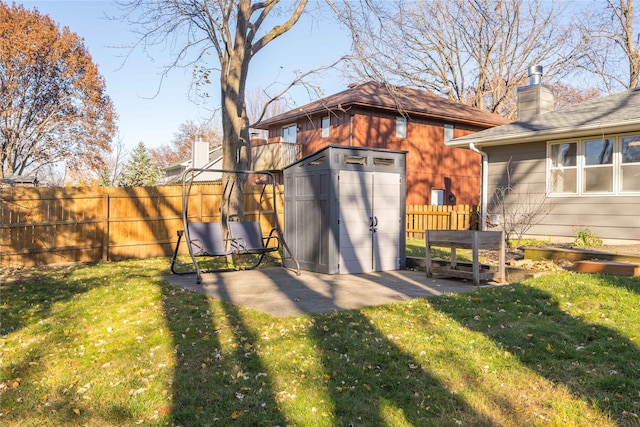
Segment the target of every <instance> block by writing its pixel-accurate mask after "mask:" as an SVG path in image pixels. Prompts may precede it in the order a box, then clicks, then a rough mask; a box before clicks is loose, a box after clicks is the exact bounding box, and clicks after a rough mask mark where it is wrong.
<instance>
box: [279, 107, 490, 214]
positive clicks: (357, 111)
mask: <svg viewBox="0 0 640 427" xmlns="http://www.w3.org/2000/svg"><path fill="white" fill-rule="evenodd" d="M328 114H329V115H330V117H331V130H330V134H329V137H328V138H322V117H323V116H324V117H326V115H327V114H316V115H313V116H310V117H307V118H305V119H301V120H298V121H297V122H296V124H297V125H298V131H297V134H296V142H297V143H299V144H302V156H306V155H309V154H312V153H315V152H316V151H319V150H321V149H322V148H324V147H326V146H328V145H331V144H336V145H353V146H361V147H371V148H384V149H391V150H407V151H408V153H407V178H406V179H407V187H406V188H407V199H406V202H407V203H408V204H416V205H421V204H430V203H431V200H430V198H431V190H432V189H443V190H445V204H448V205H456V204H468V205H477V204H478V203H479V194H480V167H481V157H480V156H479V155H478V154H477V153H474V152H471V151H469V150H464V149H461V148H452V147H447V146H446V145H445V144H444V128H443V126H444V124H445V123H450V124H454V126H455V128H454V137H461V136H464V135H467V134H470V133H473V132H477V131H479V130H482V129H481V128H478V127H473V126H461V125H458V124H456V123H453V122H447V121H438V120H425V119H421V118H414V117H411V116H409V117H408V120H407V137H406V138H398V137H396V117H397V115H398V114H396V113H385V112H384V111H379V110H375V109H367V108H351V109H349V110H347V111H331V112H330V113H328ZM292 123H293V122H291V123H288V124H292ZM280 129H281V126H272V127H270V129H269V140H270V141H277V140H278V139H279V137H280Z"/></svg>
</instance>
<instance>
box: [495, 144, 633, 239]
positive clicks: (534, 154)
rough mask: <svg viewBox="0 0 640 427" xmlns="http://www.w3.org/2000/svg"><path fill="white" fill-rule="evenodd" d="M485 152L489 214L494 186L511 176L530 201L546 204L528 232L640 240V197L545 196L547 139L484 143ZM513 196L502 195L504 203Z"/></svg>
mask: <svg viewBox="0 0 640 427" xmlns="http://www.w3.org/2000/svg"><path fill="white" fill-rule="evenodd" d="M484 151H485V152H486V153H487V154H488V157H489V170H488V196H489V197H488V212H489V214H491V213H492V212H497V209H496V207H497V206H496V205H497V202H498V200H497V198H496V190H498V189H500V188H504V187H505V186H506V185H507V184H508V182H507V181H508V179H507V176H510V181H511V186H512V187H513V188H514V189H515V192H516V193H519V194H521V195H523V194H524V195H525V196H530V197H528V198H529V199H530V200H531V201H533V202H539V201H542V200H544V203H546V204H547V206H548V214H546V215H542V217H541V218H540V222H539V223H537V224H536V225H534V226H533V227H532V228H531V230H529V231H528V232H527V234H528V235H531V236H540V237H548V236H553V237H554V238H558V240H570V239H573V238H575V236H576V234H577V233H578V231H580V230H582V229H585V228H588V229H590V230H591V231H593V232H594V233H595V234H596V236H598V237H600V238H602V239H606V240H623V241H628V240H640V216H639V215H638V206H640V196H566V197H561V196H553V197H548V196H546V156H547V143H546V142H536V143H529V144H514V145H509V146H500V147H485V148H484ZM507 168H509V171H510V174H507V173H506V172H507ZM516 198H517V196H512V197H510V198H507V203H508V204H514V203H518V201H517V200H516ZM525 198H526V197H525Z"/></svg>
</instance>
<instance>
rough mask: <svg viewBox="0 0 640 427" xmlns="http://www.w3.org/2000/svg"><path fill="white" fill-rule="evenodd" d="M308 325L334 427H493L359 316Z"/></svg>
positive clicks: (325, 319) (325, 318) (350, 313)
mask: <svg viewBox="0 0 640 427" xmlns="http://www.w3.org/2000/svg"><path fill="white" fill-rule="evenodd" d="M314 320H315V325H314V327H313V329H312V335H313V339H314V341H315V342H316V343H317V347H318V348H319V350H320V351H321V353H322V355H321V357H322V365H323V368H324V369H325V371H326V372H327V377H325V378H327V384H326V389H327V392H328V394H329V395H330V396H331V399H332V401H333V407H334V408H335V418H336V419H335V421H336V423H337V425H344V426H347V425H379V426H381V425H405V423H407V424H408V425H456V424H457V423H460V422H462V421H461V419H462V420H468V419H471V420H474V424H475V425H494V423H493V422H492V420H491V419H489V418H487V417H486V416H485V415H483V414H480V413H478V412H477V411H475V410H474V409H473V408H472V407H471V406H470V405H469V404H467V403H466V402H465V401H464V399H462V398H460V397H459V396H458V395H457V394H455V393H452V392H451V391H450V390H448V389H447V388H446V387H445V386H444V385H443V384H442V383H441V382H440V381H439V380H438V379H437V378H435V377H434V376H432V375H430V374H429V373H427V372H426V370H425V368H424V367H422V366H421V364H420V362H419V361H417V360H416V359H414V358H413V357H412V356H411V354H410V353H409V352H408V351H405V350H403V349H401V348H399V347H398V346H397V345H396V344H395V343H394V342H393V341H391V340H389V339H388V338H386V337H385V336H384V334H383V333H382V332H381V331H380V330H379V329H377V328H376V327H375V326H373V325H372V324H371V322H370V320H369V318H368V317H367V316H365V315H364V314H363V313H362V312H360V311H347V312H341V313H338V312H334V313H327V314H322V315H318V316H316V317H314ZM337 323H341V324H342V325H341V327H339V328H338V327H337V326H336V325H337ZM363 379H364V380H365V381H366V382H363V381H362V380H363ZM394 411H395V412H397V413H398V414H401V415H396V414H394ZM394 416H399V417H400V419H395V418H394Z"/></svg>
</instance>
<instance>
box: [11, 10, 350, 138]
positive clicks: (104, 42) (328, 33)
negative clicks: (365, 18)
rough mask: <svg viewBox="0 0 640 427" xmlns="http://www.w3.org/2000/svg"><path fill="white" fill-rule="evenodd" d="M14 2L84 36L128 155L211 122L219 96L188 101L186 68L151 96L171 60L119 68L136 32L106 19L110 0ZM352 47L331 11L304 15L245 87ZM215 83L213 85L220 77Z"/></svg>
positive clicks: (336, 82) (254, 66) (161, 56)
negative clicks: (183, 127) (191, 124)
mask: <svg viewBox="0 0 640 427" xmlns="http://www.w3.org/2000/svg"><path fill="white" fill-rule="evenodd" d="M16 3H18V4H22V5H24V6H25V7H26V8H28V9H33V8H34V7H35V8H37V9H38V10H39V11H40V13H42V14H46V15H49V16H50V17H51V18H52V19H53V20H54V21H55V22H56V23H58V24H59V25H60V26H67V27H69V29H70V30H71V31H73V32H75V33H76V34H78V35H79V36H80V37H82V38H84V41H85V46H86V47H87V49H88V50H89V53H90V54H91V56H92V58H93V61H94V63H96V64H97V65H98V67H99V70H100V73H101V74H102V76H103V77H104V78H105V81H106V85H107V93H108V95H109V96H110V97H111V99H112V101H113V103H114V105H115V108H116V111H117V113H118V115H119V119H118V127H119V137H120V138H122V139H123V141H124V143H125V145H126V147H127V148H128V149H131V148H133V147H134V146H135V145H136V144H137V143H138V142H140V141H142V142H144V143H145V145H146V146H147V147H157V146H159V145H163V144H168V143H169V142H170V141H171V139H172V138H173V135H174V133H175V132H177V130H178V127H179V126H180V124H182V123H184V122H186V121H187V120H193V121H196V122H197V121H200V120H201V119H207V118H209V117H211V115H212V108H215V107H217V106H218V105H219V103H220V102H219V99H218V97H217V94H218V93H219V90H218V89H217V87H216V86H212V87H211V88H210V89H209V90H208V92H209V93H211V94H214V95H215V96H216V97H214V98H210V99H209V100H208V101H206V104H205V103H203V101H202V100H193V99H190V98H189V90H190V86H191V79H192V77H191V70H181V69H177V70H173V71H172V72H171V73H170V74H169V75H168V77H167V78H165V79H164V81H163V83H162V86H161V87H160V89H159V93H158V94H157V95H156V92H157V91H158V87H159V84H160V78H161V71H162V66H163V65H167V64H168V63H169V57H168V55H167V54H166V53H165V52H162V51H161V50H156V52H155V53H154V54H153V57H152V58H149V57H148V56H147V55H145V54H144V53H143V52H141V51H134V54H133V55H131V56H130V57H129V58H128V59H127V61H126V62H124V64H123V55H124V54H126V53H127V51H126V50H125V49H122V48H120V47H121V46H126V45H130V44H131V43H133V42H134V41H135V34H133V33H132V32H131V28H130V27H129V26H128V25H127V24H125V23H123V22H121V21H116V20H109V19H106V18H105V14H106V15H111V16H114V15H117V14H118V12H119V10H118V8H117V5H115V4H114V3H113V2H112V1H104V0H103V1H97V0H96V1H55V0H52V1H44V0H40V1H16ZM349 43H350V40H349V37H348V35H347V33H346V31H344V30H341V29H340V28H338V26H337V25H336V24H335V23H334V22H332V20H331V19H330V17H329V14H328V13H327V14H326V16H325V17H324V18H323V17H321V18H318V16H317V15H316V16H315V17H314V19H313V20H312V19H311V18H310V17H305V18H304V19H303V20H301V21H300V22H298V24H297V25H296V26H295V27H294V29H292V30H291V31H290V32H289V33H287V34H284V35H283V36H282V37H280V38H278V39H276V40H275V41H274V42H272V44H270V45H268V46H267V47H266V48H265V49H264V50H263V51H261V52H259V53H258V55H257V56H256V57H255V58H254V60H253V61H252V63H251V71H250V79H249V82H248V89H249V90H251V89H252V88H255V89H263V88H265V87H267V86H269V85H270V84H272V83H273V82H276V81H279V82H285V81H288V79H291V78H292V76H293V75H294V72H295V70H303V71H305V70H308V69H312V68H315V67H319V66H322V65H327V64H330V63H332V62H333V61H334V60H336V59H337V58H339V57H340V56H342V55H344V54H346V53H347V52H348V48H349ZM213 81H214V82H215V81H217V76H216V77H214V79H213ZM317 83H318V84H319V85H320V86H321V88H322V89H323V91H324V93H325V94H326V95H330V94H333V93H336V92H339V91H341V90H343V89H345V88H346V86H347V83H348V82H346V81H344V80H343V79H342V78H341V77H340V76H339V75H338V74H337V73H335V72H334V73H329V74H327V75H325V76H324V77H322V78H321V79H320V80H318V81H317ZM292 97H293V99H294V101H295V102H296V103H297V104H298V105H302V104H305V103H307V102H309V101H310V99H309V98H308V95H307V94H306V92H305V91H303V90H297V91H294V92H292ZM217 117H219V115H218V116H217Z"/></svg>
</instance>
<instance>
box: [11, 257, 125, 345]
mask: <svg viewBox="0 0 640 427" xmlns="http://www.w3.org/2000/svg"><path fill="white" fill-rule="evenodd" d="M114 268H118V269H119V270H118V271H117V272H116V271H112V272H111V273H112V274H114V275H116V274H117V275H118V276H119V277H121V278H122V280H123V281H124V280H127V279H128V278H130V276H131V275H130V273H129V272H128V270H127V269H124V268H120V267H114ZM90 270H91V269H87V268H78V266H70V267H59V268H44V269H41V270H34V272H32V273H29V275H28V276H25V277H18V278H17V279H15V280H9V281H7V282H6V283H2V284H1V285H0V294H1V295H2V305H3V307H2V322H1V323H0V335H6V334H9V333H12V332H17V331H19V330H20V329H22V328H24V327H25V326H27V325H30V324H34V323H37V322H38V321H40V320H44V319H47V318H49V317H50V316H51V309H52V307H53V306H54V305H56V304H60V303H64V302H68V301H71V300H72V299H74V298H77V297H78V296H79V295H81V294H84V293H86V292H89V291H91V290H94V289H96V288H99V287H101V286H109V284H110V283H109V282H107V281H106V280H103V279H102V278H100V277H91V276H83V274H86V272H87V271H90Z"/></svg>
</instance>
